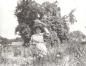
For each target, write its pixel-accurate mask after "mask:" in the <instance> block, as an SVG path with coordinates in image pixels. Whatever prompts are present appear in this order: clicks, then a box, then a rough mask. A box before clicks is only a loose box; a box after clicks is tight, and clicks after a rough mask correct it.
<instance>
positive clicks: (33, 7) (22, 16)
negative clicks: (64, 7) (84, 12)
mask: <svg viewBox="0 0 86 66" xmlns="http://www.w3.org/2000/svg"><path fill="white" fill-rule="evenodd" d="M73 12H74V10H72V11H71V12H70V13H69V15H66V16H61V8H60V7H58V4H57V1H56V2H54V3H49V2H44V3H42V4H38V3H36V2H35V1H33V0H21V1H19V2H18V4H17V7H16V11H15V15H16V16H17V18H18V23H19V25H18V26H17V28H16V32H19V34H20V35H21V37H22V38H23V40H24V43H29V41H30V37H31V35H32V34H33V33H34V26H35V25H36V24H35V23H34V20H36V19H39V20H40V21H42V22H44V23H45V24H46V25H47V28H48V29H49V31H50V32H51V35H52V37H50V38H49V41H50V42H51V43H53V44H54V40H55V41H57V43H58V42H62V41H63V40H68V36H67V35H68V32H69V26H68V22H69V23H71V24H73V23H74V22H75V19H74V18H75V17H74V15H73ZM38 25H39V24H38ZM55 33H56V34H55ZM53 36H56V37H55V38H54V37H53ZM52 39H54V40H52ZM57 39H59V41H58V40H57Z"/></svg>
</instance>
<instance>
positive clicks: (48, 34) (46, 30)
mask: <svg viewBox="0 0 86 66" xmlns="http://www.w3.org/2000/svg"><path fill="white" fill-rule="evenodd" d="M44 30H45V34H46V36H50V32H49V30H48V29H47V28H46V27H44Z"/></svg>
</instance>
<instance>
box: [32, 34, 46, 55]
mask: <svg viewBox="0 0 86 66" xmlns="http://www.w3.org/2000/svg"><path fill="white" fill-rule="evenodd" d="M31 43H32V44H34V45H35V46H36V48H37V49H38V52H39V54H41V55H47V48H46V43H45V42H44V39H43V33H40V34H34V35H32V37H31Z"/></svg>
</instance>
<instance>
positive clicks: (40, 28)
mask: <svg viewBox="0 0 86 66" xmlns="http://www.w3.org/2000/svg"><path fill="white" fill-rule="evenodd" d="M35 32H36V33H42V32H43V28H42V27H40V26H37V27H35Z"/></svg>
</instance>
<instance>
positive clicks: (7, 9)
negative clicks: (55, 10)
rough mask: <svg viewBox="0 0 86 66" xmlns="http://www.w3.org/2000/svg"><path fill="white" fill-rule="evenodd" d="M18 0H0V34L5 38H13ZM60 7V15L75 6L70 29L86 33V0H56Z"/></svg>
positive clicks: (52, 0)
mask: <svg viewBox="0 0 86 66" xmlns="http://www.w3.org/2000/svg"><path fill="white" fill-rule="evenodd" d="M17 1H18V0H0V35H1V36H3V37H6V38H9V39H11V38H15V37H16V35H15V34H14V31H15V27H16V26H17V18H16V16H15V15H14V11H15V7H16V4H17ZM36 1H37V2H38V3H42V2H44V1H49V2H54V1H56V0H36ZM58 2H59V6H60V7H61V12H62V15H65V14H68V13H69V12H70V11H71V10H72V9H75V8H76V11H75V13H74V14H75V16H76V18H77V21H78V22H77V23H75V24H74V25H71V29H70V31H73V30H80V31H82V32H83V33H84V34H85V33H86V29H85V26H86V23H85V22H86V0H58Z"/></svg>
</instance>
